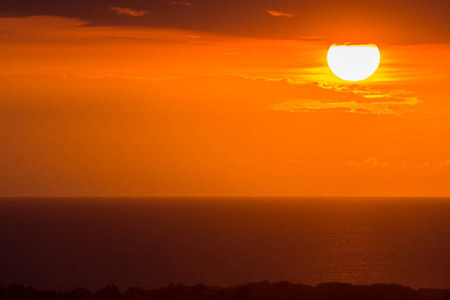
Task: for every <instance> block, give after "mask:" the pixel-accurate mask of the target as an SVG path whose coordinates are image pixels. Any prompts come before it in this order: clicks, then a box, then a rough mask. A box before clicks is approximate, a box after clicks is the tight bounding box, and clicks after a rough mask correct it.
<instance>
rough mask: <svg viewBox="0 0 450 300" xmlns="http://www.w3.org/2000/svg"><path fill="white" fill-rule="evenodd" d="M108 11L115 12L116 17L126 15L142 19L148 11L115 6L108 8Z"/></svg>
mask: <svg viewBox="0 0 450 300" xmlns="http://www.w3.org/2000/svg"><path fill="white" fill-rule="evenodd" d="M110 9H111V10H114V11H116V12H117V14H118V15H128V16H133V17H143V16H144V15H145V14H147V13H148V11H146V10H134V9H131V8H125V7H117V6H112V7H110Z"/></svg>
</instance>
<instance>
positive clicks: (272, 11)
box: [266, 10, 294, 18]
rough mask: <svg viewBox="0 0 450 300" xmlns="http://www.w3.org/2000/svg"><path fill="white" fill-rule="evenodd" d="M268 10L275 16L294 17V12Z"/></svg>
mask: <svg viewBox="0 0 450 300" xmlns="http://www.w3.org/2000/svg"><path fill="white" fill-rule="evenodd" d="M266 12H267V13H268V14H269V15H271V16H274V17H286V18H292V17H293V16H294V14H290V13H282V12H279V11H276V10H266Z"/></svg>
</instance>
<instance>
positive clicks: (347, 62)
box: [327, 44, 380, 81]
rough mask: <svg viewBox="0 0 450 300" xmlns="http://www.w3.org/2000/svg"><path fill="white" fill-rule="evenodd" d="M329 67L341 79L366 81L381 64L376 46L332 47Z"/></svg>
mask: <svg viewBox="0 0 450 300" xmlns="http://www.w3.org/2000/svg"><path fill="white" fill-rule="evenodd" d="M327 60H328V66H329V67H330V69H331V71H332V72H333V73H334V74H335V75H336V76H337V77H339V78H341V79H343V80H348V81H360V80H364V79H366V78H368V77H370V75H372V74H373V73H375V71H376V69H377V68H378V65H379V64H380V51H379V50H378V47H377V46H376V45H373V44H370V45H331V47H330V49H329V50H328V57H327Z"/></svg>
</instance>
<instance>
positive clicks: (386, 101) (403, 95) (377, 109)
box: [270, 84, 421, 115]
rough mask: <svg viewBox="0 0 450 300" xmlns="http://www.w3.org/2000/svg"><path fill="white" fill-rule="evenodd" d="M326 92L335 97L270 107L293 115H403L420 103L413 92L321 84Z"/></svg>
mask: <svg viewBox="0 0 450 300" xmlns="http://www.w3.org/2000/svg"><path fill="white" fill-rule="evenodd" d="M319 86H320V87H321V88H323V89H325V90H329V91H330V92H331V91H333V92H334V93H333V96H332V97H327V98H321V99H320V98H319V99H318V98H316V97H315V98H307V97H304V98H303V99H289V100H286V101H283V102H280V103H276V104H274V105H271V106H270V108H271V109H273V110H285V111H290V112H311V111H314V110H323V109H341V110H342V111H346V112H351V113H359V114H384V115H386V114H392V115H402V114H404V113H407V112H408V111H409V110H410V109H411V108H412V107H413V106H415V105H417V104H419V103H420V102H421V101H420V100H419V99H418V98H417V97H415V96H414V95H413V94H412V92H409V91H405V90H390V91H389V90H382V89H379V90H374V89H371V88H369V87H367V86H363V85H352V86H330V85H325V84H319Z"/></svg>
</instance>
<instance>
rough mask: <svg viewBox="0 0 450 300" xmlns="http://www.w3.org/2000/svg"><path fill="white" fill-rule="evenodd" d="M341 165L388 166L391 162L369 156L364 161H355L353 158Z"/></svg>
mask: <svg viewBox="0 0 450 300" xmlns="http://www.w3.org/2000/svg"><path fill="white" fill-rule="evenodd" d="M341 165H343V166H357V167H362V166H368V167H387V166H388V165H389V163H388V162H387V161H382V160H380V159H378V158H376V157H369V158H368V159H366V160H364V161H362V162H357V161H354V160H352V159H350V160H347V161H345V162H343V163H341Z"/></svg>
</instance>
